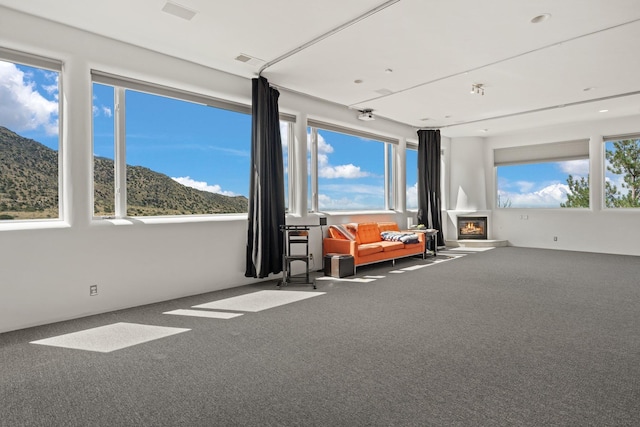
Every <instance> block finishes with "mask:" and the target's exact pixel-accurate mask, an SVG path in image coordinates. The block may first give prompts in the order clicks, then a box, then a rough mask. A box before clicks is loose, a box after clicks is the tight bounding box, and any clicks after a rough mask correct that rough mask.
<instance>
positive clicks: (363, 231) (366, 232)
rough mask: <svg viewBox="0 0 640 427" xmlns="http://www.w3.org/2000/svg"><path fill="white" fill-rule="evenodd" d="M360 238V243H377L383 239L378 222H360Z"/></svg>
mask: <svg viewBox="0 0 640 427" xmlns="http://www.w3.org/2000/svg"><path fill="white" fill-rule="evenodd" d="M358 240H359V242H358V243H359V244H366V243H375V242H379V241H381V240H382V239H381V238H380V229H379V228H378V223H376V222H364V223H361V224H358Z"/></svg>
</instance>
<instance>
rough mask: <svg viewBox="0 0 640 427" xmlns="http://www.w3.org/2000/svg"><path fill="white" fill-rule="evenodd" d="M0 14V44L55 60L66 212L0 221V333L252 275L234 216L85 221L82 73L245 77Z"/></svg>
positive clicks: (239, 220)
mask: <svg viewBox="0 0 640 427" xmlns="http://www.w3.org/2000/svg"><path fill="white" fill-rule="evenodd" d="M0 15H2V18H3V19H2V22H3V25H2V26H0V44H1V45H2V46H3V47H5V48H10V49H15V50H19V51H23V52H27V53H32V54H37V55H41V56H45V57H49V58H53V59H59V60H61V61H63V63H64V65H63V73H62V79H63V82H62V83H63V85H62V87H63V92H62V93H61V97H62V98H63V99H64V108H65V111H64V117H63V119H64V121H63V135H62V138H61V152H62V155H63V162H64V168H63V179H64V183H63V194H62V200H63V206H66V207H68V208H69V209H68V210H67V211H66V212H65V213H64V218H63V220H61V221H54V222H49V223H46V224H45V223H43V222H37V223H29V224H25V223H22V224H18V223H13V224H9V223H3V224H2V225H0V270H1V274H0V333H1V332H6V331H10V330H16V329H21V328H26V327H30V326H35V325H40V324H46V323H51V322H56V321H61V320H66V319H71V318H76V317H81V316H85V315H90V314H96V313H102V312H107V311H112V310H117V309H122V308H127V307H132V306H137V305H142V304H148V303H153V302H158V301H163V300H168V299H173V298H177V297H181V296H187V295H194V294H199V293H204V292H209V291H213V290H218V289H224V288H229V287H234V286H240V285H244V284H248V283H252V282H255V281H256V280H255V279H251V278H245V277H244V271H245V247H246V233H247V218H246V215H235V216H234V215H231V216H221V217H205V218H180V219H164V220H163V219H159V218H154V219H148V220H144V219H142V220H141V219H136V220H135V221H127V220H113V221H104V220H102V221H93V220H92V219H91V217H92V211H91V210H92V207H91V186H90V183H91V182H92V179H93V178H92V176H91V164H92V152H91V144H90V141H91V119H92V117H91V105H92V100H91V80H90V70H91V69H98V70H101V71H104V72H109V73H113V74H118V75H123V76H127V77H132V78H137V79H141V80H145V81H151V82H154V83H158V84H163V85H167V86H170V87H175V88H179V89H184V90H189V91H193V92H197V93H202V94H205V95H210V96H215V97H220V98H224V99H227V100H231V101H236V102H242V103H245V104H247V105H249V104H250V101H251V82H250V80H248V79H245V78H241V77H237V76H232V75H229V74H225V73H222V72H218V71H215V70H212V69H209V68H206V67H201V66H198V65H195V64H193V63H188V62H184V61H180V60H177V59H175V58H172V57H168V56H164V55H160V54H157V53H154V52H151V51H147V50H143V49H138V48H135V47H133V46H131V45H128V44H124V43H120V42H117V41H114V40H109V39H105V38H102V37H98V36H96V35H93V34H89V33H86V32H82V31H78V30H74V29H71V28H69V27H65V26H62V25H57V24H54V23H52V22H49V21H46V20H42V19H38V18H34V17H30V16H27V15H23V14H21V13H18V12H15V11H12V10H9V9H5V8H2V7H0ZM44 35H46V36H44ZM280 106H281V110H282V111H286V112H293V113H298V112H301V111H302V112H304V114H308V115H309V117H314V118H322V119H324V120H327V121H333V122H335V123H337V124H344V125H350V126H353V127H360V128H362V127H363V126H364V125H363V122H359V121H357V119H356V118H355V114H354V112H353V111H349V110H348V109H347V108H346V107H339V106H336V105H334V104H329V103H325V102H321V101H319V100H317V99H311V98H305V97H303V96H300V95H297V94H292V93H288V92H286V91H283V93H282V95H281V97H280ZM303 116H304V115H303ZM366 130H369V131H370V132H377V133H380V134H382V135H395V136H397V137H398V138H403V137H409V138H412V137H415V130H414V129H412V128H410V127H404V126H401V125H398V124H397V123H392V122H385V121H384V120H376V121H375V122H368V124H367V125H366ZM304 158H305V159H306V156H305V157H304ZM304 167H305V168H306V164H305V165H304ZM247 172H248V171H247ZM301 176H304V177H305V179H306V171H305V172H303V173H302V174H301ZM304 195H305V197H306V187H305V192H304ZM303 215H306V214H303ZM290 220H291V222H296V221H297V222H305V221H308V222H312V223H316V224H317V219H316V218H314V219H313V220H310V219H305V218H291V219H290ZM338 220H339V218H338ZM319 242H320V241H319V240H318V241H316V243H315V244H314V247H313V249H312V251H313V252H314V255H315V259H316V260H317V261H316V262H319V260H320V258H321V245H320V243H319ZM319 265H321V264H319ZM90 285H98V295H97V296H93V297H90V296H89V286H90Z"/></svg>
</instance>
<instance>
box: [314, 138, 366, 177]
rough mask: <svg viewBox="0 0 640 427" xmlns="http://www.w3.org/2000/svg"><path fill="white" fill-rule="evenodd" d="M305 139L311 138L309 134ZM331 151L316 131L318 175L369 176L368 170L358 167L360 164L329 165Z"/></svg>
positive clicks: (329, 146)
mask: <svg viewBox="0 0 640 427" xmlns="http://www.w3.org/2000/svg"><path fill="white" fill-rule="evenodd" d="M307 140H308V141H310V140H311V134H307ZM308 146H310V144H308ZM331 153H333V147H332V146H331V144H329V143H327V141H326V140H325V139H324V137H323V136H322V135H320V134H319V133H318V177H320V178H327V179H334V178H346V179H353V178H364V177H367V176H371V174H370V173H369V172H365V171H363V170H362V169H360V166H356V165H354V164H352V163H349V164H346V165H335V166H334V165H331V164H330V162H329V156H328V155H329V154H331Z"/></svg>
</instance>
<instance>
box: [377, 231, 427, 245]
mask: <svg viewBox="0 0 640 427" xmlns="http://www.w3.org/2000/svg"><path fill="white" fill-rule="evenodd" d="M380 238H382V240H385V241H389V242H402V243H418V242H419V241H420V240H419V238H418V235H417V234H415V233H406V232H405V233H403V232H400V231H383V232H381V233H380Z"/></svg>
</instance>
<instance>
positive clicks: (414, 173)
mask: <svg viewBox="0 0 640 427" xmlns="http://www.w3.org/2000/svg"><path fill="white" fill-rule="evenodd" d="M406 153H407V160H406V174H407V180H406V182H407V190H406V191H407V195H406V200H407V209H410V210H417V209H418V147H413V146H411V147H410V146H408V145H407V150H406Z"/></svg>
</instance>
